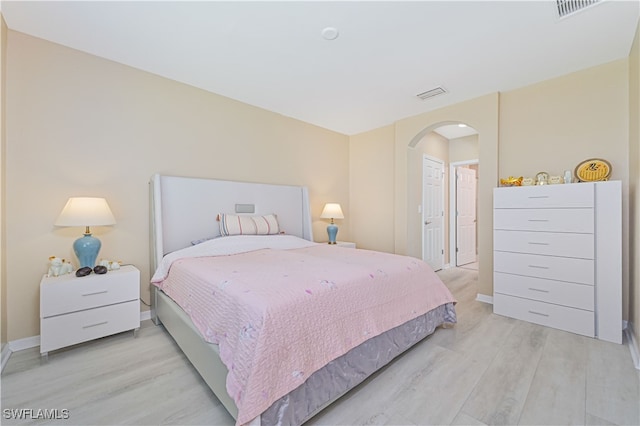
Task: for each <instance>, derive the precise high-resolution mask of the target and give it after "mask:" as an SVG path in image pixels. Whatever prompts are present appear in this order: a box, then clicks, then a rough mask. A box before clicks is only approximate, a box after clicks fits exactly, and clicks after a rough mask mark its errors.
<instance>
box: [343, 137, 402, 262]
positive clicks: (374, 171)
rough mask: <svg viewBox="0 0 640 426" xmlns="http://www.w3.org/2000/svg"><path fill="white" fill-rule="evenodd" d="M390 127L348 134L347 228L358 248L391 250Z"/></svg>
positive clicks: (391, 170)
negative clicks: (348, 200) (350, 135)
mask: <svg viewBox="0 0 640 426" xmlns="http://www.w3.org/2000/svg"><path fill="white" fill-rule="evenodd" d="M394 133H395V129H394V126H387V127H382V128H380V129H376V130H373V131H371V132H366V133H362V134H359V135H355V136H352V137H351V138H350V142H349V170H350V173H349V178H350V188H349V197H350V203H349V208H350V210H351V215H350V216H349V228H350V230H351V238H352V239H353V241H356V242H357V244H358V247H359V248H364V249H368V250H378V251H384V252H387V253H393V252H394V243H393V233H394V231H393V215H394V205H393V199H394V195H393V190H394V186H393V165H394V160H393V156H394V150H393V135H394Z"/></svg>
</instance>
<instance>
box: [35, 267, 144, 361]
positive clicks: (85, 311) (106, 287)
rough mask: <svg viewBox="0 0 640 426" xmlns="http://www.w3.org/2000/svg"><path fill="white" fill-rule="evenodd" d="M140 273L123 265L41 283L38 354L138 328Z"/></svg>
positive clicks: (61, 276)
mask: <svg viewBox="0 0 640 426" xmlns="http://www.w3.org/2000/svg"><path fill="white" fill-rule="evenodd" d="M139 299H140V271H139V270H138V269H136V268H135V267H134V266H131V265H127V266H123V267H122V268H120V269H119V270H115V271H114V270H112V271H110V272H109V273H108V274H104V275H95V274H91V275H88V276H86V277H82V278H77V277H76V276H75V275H74V274H68V275H60V276H59V277H48V276H46V275H45V276H44V277H43V278H42V281H40V354H41V355H43V356H46V355H47V353H48V352H49V351H53V350H55V349H60V348H63V347H65V346H70V345H75V344H76V343H82V342H86V341H89V340H93V339H97V338H99V337H104V336H109V335H111V334H116V333H120V332H123V331H127V330H134V331H135V330H137V329H138V328H140V302H139Z"/></svg>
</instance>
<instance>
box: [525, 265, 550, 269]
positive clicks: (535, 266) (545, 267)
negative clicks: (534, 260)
mask: <svg viewBox="0 0 640 426" xmlns="http://www.w3.org/2000/svg"><path fill="white" fill-rule="evenodd" d="M529 268H536V269H549V267H548V266H538V265H529Z"/></svg>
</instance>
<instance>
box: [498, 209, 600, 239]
mask: <svg viewBox="0 0 640 426" xmlns="http://www.w3.org/2000/svg"><path fill="white" fill-rule="evenodd" d="M593 217H594V216H593V209H590V208H586V209H495V210H494V211H493V229H505V230H512V231H542V232H576V233H590V234H592V233H593V224H594V221H593Z"/></svg>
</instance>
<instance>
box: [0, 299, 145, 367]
mask: <svg viewBox="0 0 640 426" xmlns="http://www.w3.org/2000/svg"><path fill="white" fill-rule="evenodd" d="M150 319H151V311H142V312H140V321H146V320H150ZM38 346H40V336H31V337H25V338H24V339H18V340H12V341H10V342H8V343H7V344H6V345H4V348H2V361H1V362H2V364H1V369H0V371H2V370H3V369H4V366H5V365H6V364H7V361H9V358H10V357H11V354H12V353H14V352H17V351H23V350H25V349H31V348H35V347H38Z"/></svg>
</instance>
